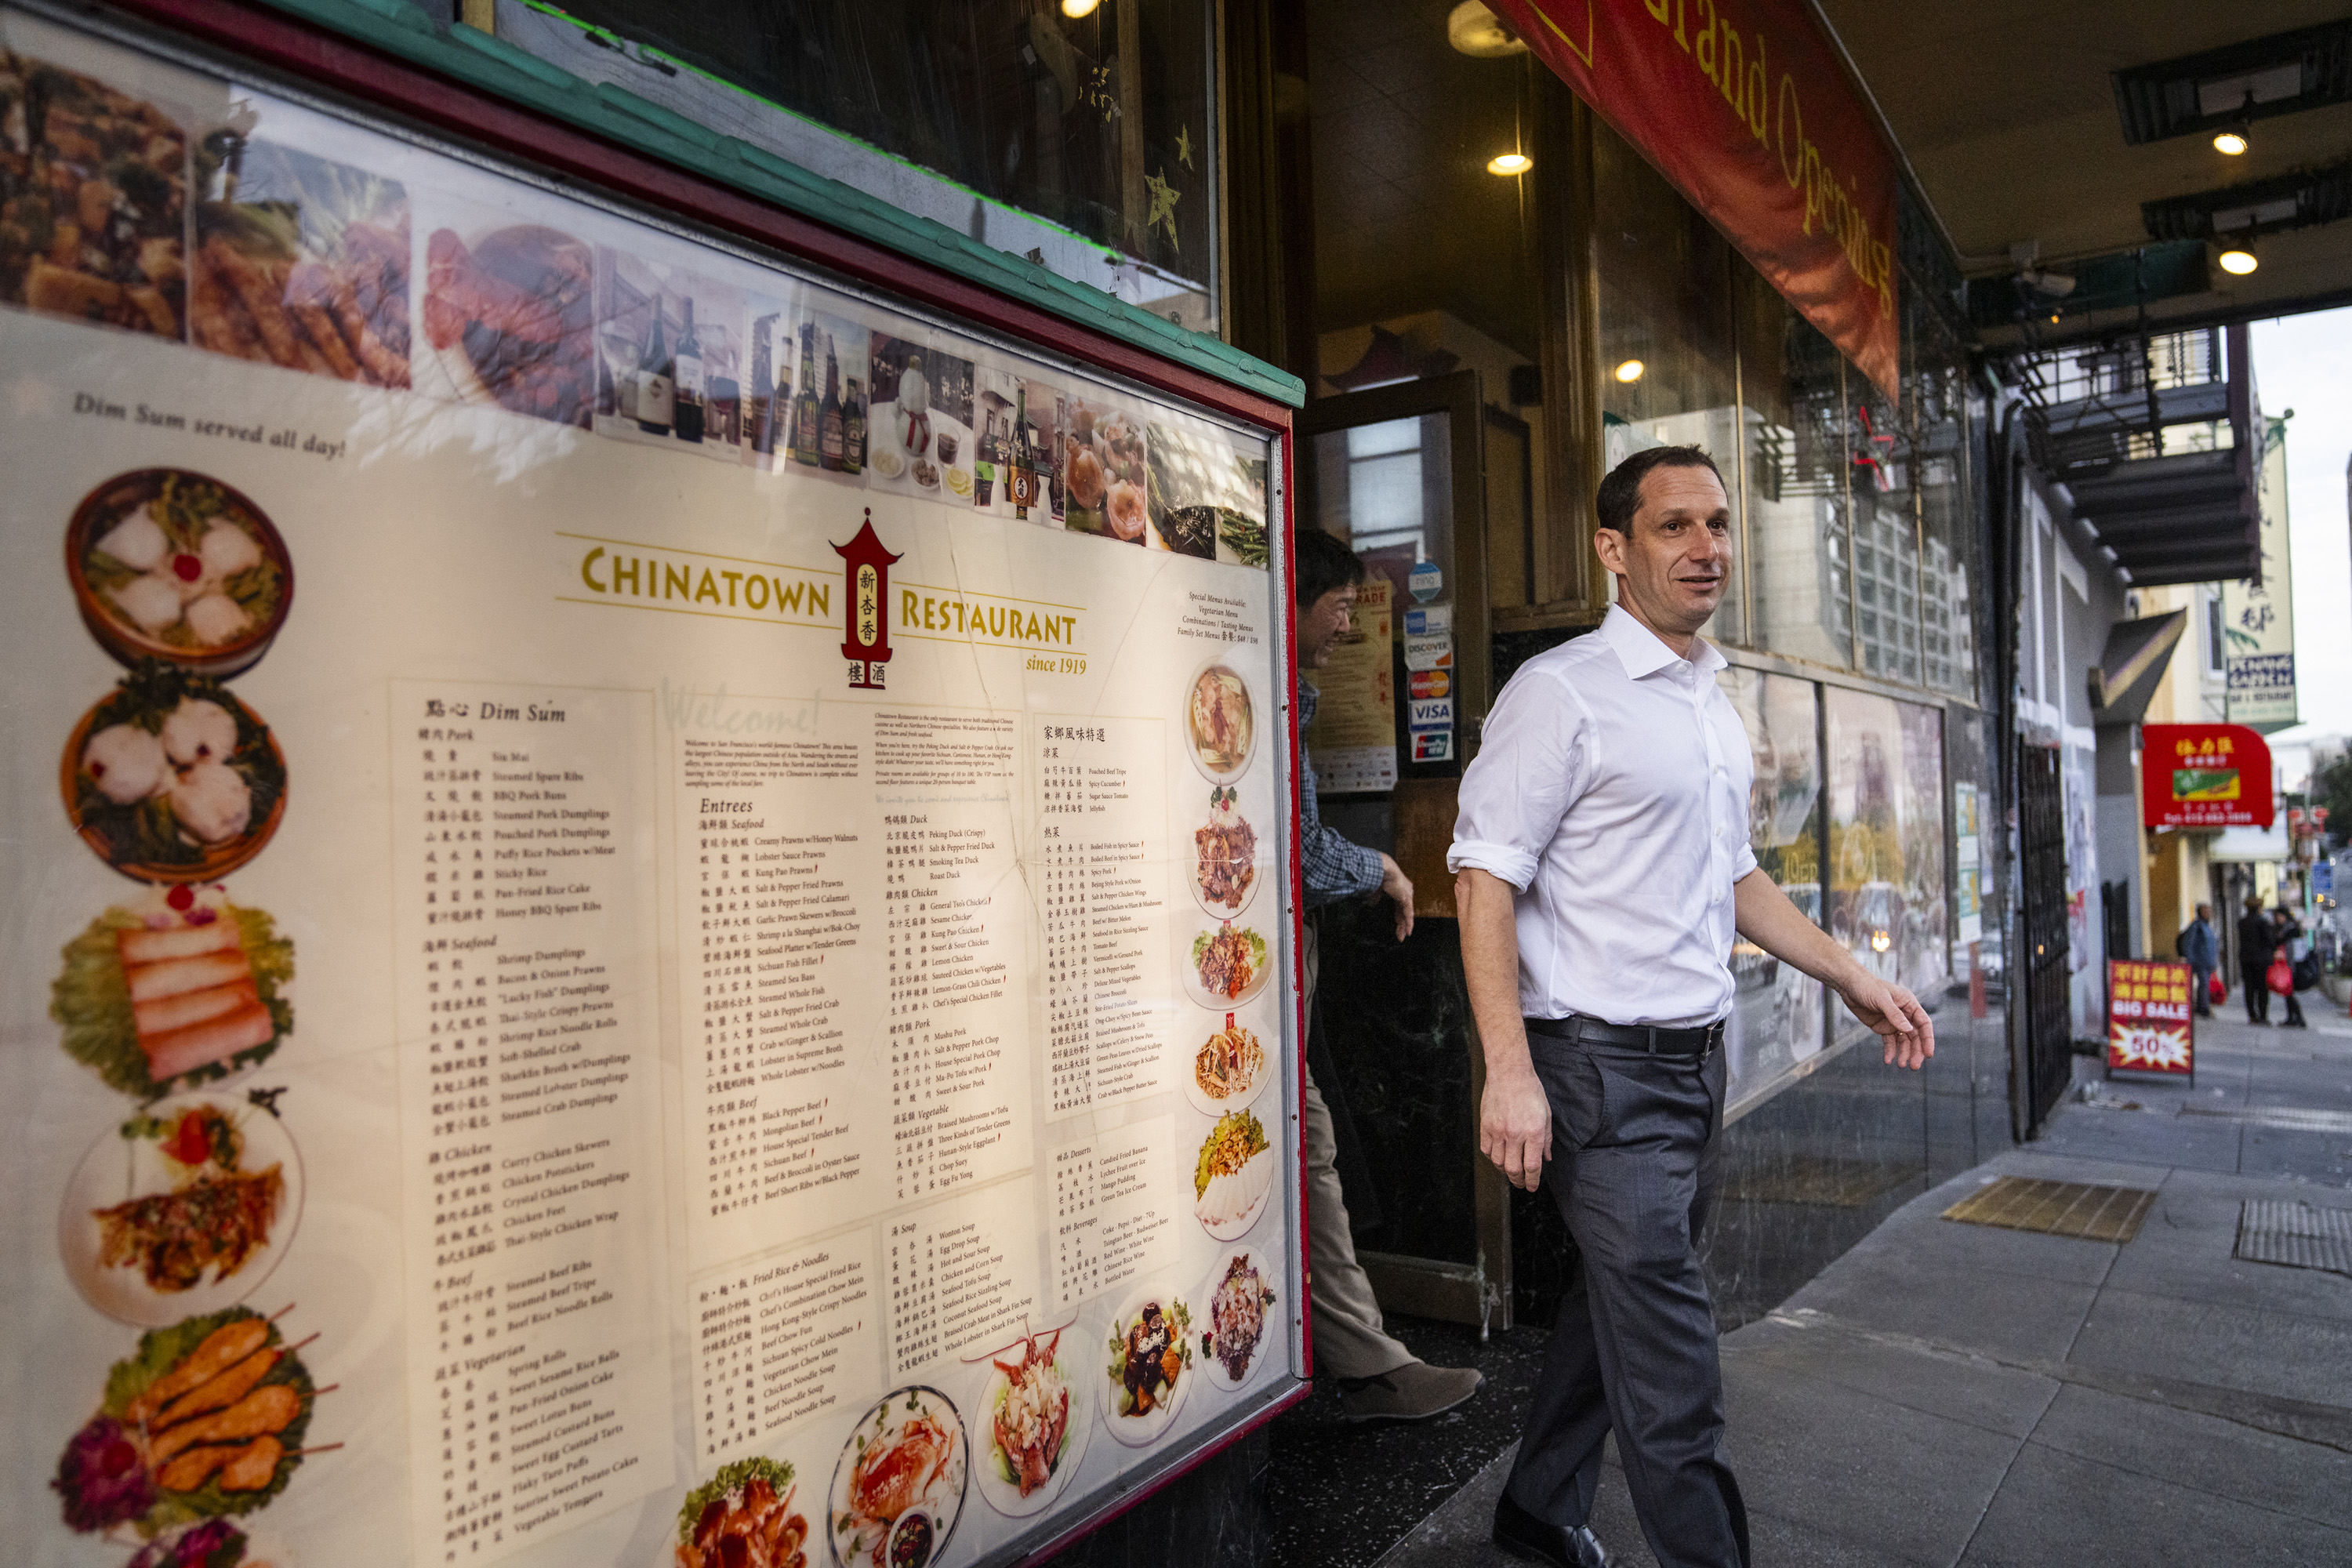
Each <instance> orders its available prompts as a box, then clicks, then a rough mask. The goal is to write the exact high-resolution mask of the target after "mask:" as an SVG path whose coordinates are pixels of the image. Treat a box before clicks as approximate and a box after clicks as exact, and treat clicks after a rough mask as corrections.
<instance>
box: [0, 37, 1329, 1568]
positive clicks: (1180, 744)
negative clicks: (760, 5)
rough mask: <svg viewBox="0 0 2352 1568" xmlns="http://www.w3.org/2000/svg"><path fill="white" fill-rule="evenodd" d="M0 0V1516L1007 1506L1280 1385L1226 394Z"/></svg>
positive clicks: (679, 1559) (953, 1561)
mask: <svg viewBox="0 0 2352 1568" xmlns="http://www.w3.org/2000/svg"><path fill="white" fill-rule="evenodd" d="M0 27H4V28H5V33H0V47H5V49H4V51H0V104H5V114H0V126H5V135H6V136H7V137H9V138H11V139H12V145H11V146H10V148H9V149H8V152H9V155H10V158H11V159H13V160H14V162H13V163H9V164H7V165H6V166H5V169H0V182H5V183H6V190H5V199H6V202H7V204H8V206H7V211H8V214H9V217H8V219H7V221H5V223H0V300H5V305H6V306H7V308H6V309H5V310H0V385H5V405H6V410H7V415H6V417H5V419H0V468H5V472H6V473H7V474H8V475H9V479H10V482H9V484H8V486H7V487H6V489H5V494H0V525H5V529H6V531H7V537H8V538H9V539H10V541H11V542H12V543H13V545H14V547H15V559H16V563H17V565H18V569H17V570H16V571H14V572H12V573H9V574H6V575H5V578H0V602H5V611H6V617H5V626H6V628H7V629H6V631H5V634H0V635H5V639H6V644H7V647H8V648H9V650H10V654H11V658H12V662H13V664H14V667H15V669H16V674H15V676H14V678H13V679H11V682H10V699H9V705H8V713H9V717H10V720H11V722H12V727H13V728H14V730H15V731H16V737H17V743H16V745H14V746H12V747H10V748H9V752H8V754H9V756H10V758H11V759H12V760H11V762H10V763H9V764H8V766H7V767H6V769H5V775H0V776H5V797H0V812H5V832H6V835H7V837H8V841H9V854H8V856H7V857H6V858H5V870H0V879H5V883H4V884H0V885H5V896H6V907H7V908H8V909H9V910H10V911H11V915H10V918H9V919H8V920H7V921H6V922H5V975H6V1001H5V1014H4V1015H0V1017H5V1047H6V1048H5V1052H0V1087H5V1091H6V1095H7V1102H8V1104H9V1106H10V1108H11V1109H10V1111H9V1116H8V1125H9V1133H10V1136H9V1139H8V1141H7V1152H6V1153H5V1156H0V1161H5V1170H6V1173H7V1190H8V1193H9V1194H10V1197H11V1199H12V1201H11V1202H10V1204H9V1205H7V1215H6V1218H5V1228H6V1234H7V1237H8V1240H9V1250H8V1253H7V1256H8V1258H9V1260H10V1264H11V1267H10V1268H8V1269H7V1270H6V1271H5V1277H0V1302H5V1312H6V1316H7V1319H8V1321H9V1322H10V1324H11V1331H12V1342H14V1343H16V1344H17V1345H18V1346H19V1347H26V1348H29V1347H33V1346H37V1347H39V1350H38V1353H37V1355H30V1354H20V1355H19V1356H18V1357H16V1359H15V1363H14V1365H15V1368H16V1371H15V1374H14V1378H13V1381H12V1383H11V1384H10V1388H11V1394H12V1397H11V1399H10V1401H9V1409H10V1416H9V1420H8V1421H7V1423H6V1424H5V1427H6V1430H5V1436H0V1445H5V1455H6V1459H7V1463H6V1465H5V1472H0V1473H5V1479H0V1487H5V1489H7V1495H8V1517H9V1518H10V1519H11V1520H12V1521H15V1524H16V1531H15V1534H14V1539H13V1541H12V1545H11V1551H10V1557H11V1560H12V1561H15V1562H20V1563H38V1564H52V1563H54V1564H100V1563H105V1564H128V1565H131V1568H195V1565H197V1564H203V1565H204V1568H236V1565H237V1564H246V1565H249V1568H260V1565H262V1564H269V1565H271V1568H297V1565H299V1568H311V1565H317V1564H336V1565H339V1568H354V1565H365V1564H377V1563H382V1564H412V1563H413V1564H459V1563H462V1564H467V1565H475V1564H490V1563H501V1564H504V1563H514V1564H518V1565H546V1568H554V1565H556V1564H563V1565H565V1568H575V1565H577V1564H580V1563H613V1564H622V1563H627V1564H639V1565H647V1568H650V1565H654V1564H677V1565H680V1568H710V1565H716V1564H726V1565H728V1568H761V1565H768V1568H801V1565H804V1564H832V1565H834V1568H928V1565H929V1564H933V1563H937V1564H942V1565H961V1564H968V1563H999V1562H1011V1561H1014V1560H1017V1559H1019V1558H1021V1557H1023V1556H1024V1555H1027V1554H1028V1553H1030V1552H1034V1550H1035V1549H1037V1548H1038V1547H1040V1546H1041V1545H1043V1544H1044V1543H1045V1542H1048V1541H1050V1540H1052V1539H1054V1538H1055V1537H1056V1536H1059V1535H1061V1534H1063V1533H1065V1532H1066V1531H1069V1530H1070V1529H1071V1528H1073V1527H1074V1526H1076V1525H1078V1524H1081V1523H1083V1522H1084V1521H1087V1519H1089V1518H1092V1517H1095V1516H1097V1515H1098V1514H1099V1513H1100V1512H1102V1511H1103V1510H1106V1509H1107V1508H1108V1507H1110V1506H1111V1505H1113V1504H1114V1503H1115V1502H1116V1501H1117V1500H1119V1499H1122V1498H1125V1497H1128V1496H1131V1495H1132V1492H1133V1490H1134V1489H1135V1488H1137V1487H1138V1486H1140V1485H1145V1484H1148V1483H1149V1482H1150V1480H1151V1479H1153V1478H1155V1477H1156V1476H1158V1475H1160V1474H1162V1473H1165V1472H1167V1471H1169V1470H1170V1469H1171V1468H1173V1467H1174V1466H1175V1465H1177V1464H1178V1463H1180V1462H1181V1460H1182V1459H1183V1458H1186V1457H1187V1456H1188V1455H1190V1454H1191V1453H1192V1452H1194V1451H1196V1450H1197V1449H1198V1448H1200V1447H1202V1445H1204V1444H1206V1443H1209V1442H1212V1441H1214V1440H1215V1439H1217V1438H1219V1437H1221V1436H1224V1435H1226V1434H1228V1433H1230V1432H1231V1431H1232V1430H1233V1429H1234V1427H1235V1426H1238V1425H1240V1424H1241V1423H1243V1422H1244V1421H1246V1420H1248V1419H1250V1418H1252V1417H1253V1416H1255V1415H1262V1414H1264V1413H1265V1411H1266V1410H1267V1409H1268V1408H1269V1407H1270V1406H1271V1405H1273V1404H1274V1403H1275V1402H1276V1401H1277V1400H1279V1399H1280V1398H1282V1397H1284V1396H1286V1395H1287V1394H1290V1393H1291V1392H1293V1391H1294V1390H1295V1389H1296V1388H1297V1384H1298V1378H1299V1374H1300V1372H1301V1369H1302V1365H1303V1356H1302V1346H1301V1341H1300V1334H1299V1317H1300V1311H1299V1309H1300V1304H1301V1301H1302V1290H1301V1279H1300V1276H1301V1256H1300V1245H1299V1230H1298V1217H1297V1216H1298V1205H1297V1191H1296V1165H1297V1158H1296V1156H1297V1147H1298V1143H1297V1138H1298V1133H1297V1125H1298V1124H1297V1105H1296V1087H1295V1086H1296V1083H1297V1042H1296V1039H1295V1025H1294V1023H1293V1021H1292V1018H1291V1016H1290V1013H1289V1009H1288V1007H1287V1006H1286V1005H1285V999H1286V997H1288V996H1289V995H1290V994H1291V991H1290V984H1291V983H1290V979H1289V976H1288V974H1287V967H1288V964H1289V963H1290V958H1289V952H1288V946H1287V936H1286V933H1287V931H1288V930H1289V927H1288V922H1287V919H1286V914H1285V910H1286V909H1287V907H1288V904H1289V900H1288V898H1287V896H1286V892H1285V891H1284V890H1283V889H1281V888H1280V887H1279V886H1277V885H1276V884H1279V883H1280V882H1281V881H1282V879H1283V878H1284V876H1285V874H1286V873H1285V870H1284V868H1285V867H1286V863H1287V847H1286V832H1287V827H1286V812H1285V810H1284V809H1283V803H1284V802H1286V800H1287V799H1288V789H1289V784H1288V781H1287V779H1286V776H1285V773H1284V768H1285V766H1286V763H1285V742H1284V730H1285V724H1284V719H1283V715H1284V713H1285V711H1286V707H1285V705H1286V701H1287V700H1288V698H1287V692H1286V690H1285V689H1284V688H1283V687H1282V685H1281V684H1280V682H1281V679H1282V675H1281V672H1282V669H1283V668H1284V667H1283V665H1282V663H1281V661H1280V659H1279V658H1278V657H1277V656H1278V650H1279V649H1280V647H1281V639H1282V637H1284V636H1285V635H1286V632H1285V631H1284V630H1283V629H1282V626H1281V622H1280V616H1281V613H1282V609H1283V607H1284V606H1283V604H1282V600H1281V595H1280V593H1279V590H1278V585H1277V582H1276V578H1275V576H1274V575H1273V574H1272V573H1271V571H1270V569H1269V560H1270V558H1273V557H1275V556H1276V555H1277V553H1278V552H1276V551H1273V550H1270V549H1269V525H1270V524H1273V523H1278V522H1279V521H1280V519H1281V516H1282V498H1281V496H1280V495H1279V493H1278V490H1276V491H1272V492H1271V493H1270V486H1269V476H1270V475H1277V474H1279V473H1280V472H1281V464H1280V462H1279V461H1278V460H1277V459H1278V454H1277V453H1276V452H1275V451H1274V450H1273V446H1272V440H1271V438H1270V437H1269V434H1268V432H1266V431H1265V430H1263V429H1254V428H1250V427H1245V426H1241V425H1238V424H1235V423H1234V422H1232V421H1230V420H1227V419H1224V418H1223V417H1221V416H1215V415H1213V414H1212V413H1210V412H1209V411H1207V410H1204V409H1202V408H1197V407H1193V406H1191V405H1180V404H1178V403H1175V402H1172V401H1171V400H1170V399H1168V398H1165V397H1163V396H1158V395H1153V394H1150V393H1147V392H1145V391H1143V390H1141V389H1139V388H1138V387H1136V386H1134V385H1132V384H1125V383H1121V382H1118V381H1115V380H1112V379H1110V378H1108V377H1106V376H1102V375H1098V374H1094V373H1092V372H1090V371H1089V370H1087V368H1086V367H1084V366H1082V365H1075V364H1072V363H1067V362H1065V361H1058V360H1055V359H1052V358H1049V357H1046V356H1045V355H1043V354H1040V353H1034V352H1029V351H1025V350H1024V349H1023V348H1021V347H1020V346H1019V345H1017V344H1013V343H1009V342H1004V341H1003V340H1001V339H998V338H995V337H992V336H991V335H989V334H988V333H987V332H986V331H983V330H982V329H979V328H977V327H974V326H971V325H969V324H964V325H959V324H956V323H952V322H949V321H941V320H938V319H935V318H932V317H929V316H926V315H924V314H922V313H920V312H918V311H913V310H906V309H900V308H898V307H897V306H894V305H893V304H892V303H891V302H890V301H888V300H880V299H876V298H872V297H868V296H867V295H866V294H863V293H861V292H859V291H857V289H856V288H855V287H854V286H852V285H849V284H846V283H843V282H840V281H838V280H829V279H817V278H815V277H814V276H809V275H803V274H802V273H800V272H796V271H793V270H791V269H788V268H784V267H782V266H781V265H779V264H777V263H774V262H773V261H771V260H766V259H762V258H758V257H754V256H751V255H748V254H744V253H740V252H738V251H734V250H730V249H729V248H726V247H722V246H721V245H719V244H718V243H716V242H708V243H706V242H703V241H699V240H697V239H695V238H692V237H687V236H685V235H682V234H680V233H678V232H677V231H675V230H674V229H672V228H670V227H663V226H654V225H652V224H649V223H645V222H641V221H638V220H636V219H634V218H632V217H630V216H626V215H625V214H623V213H621V212H619V211H617V210H614V209H610V208H606V207H602V206H598V205H593V204H591V203H589V202H586V201H583V200H579V199H575V198H573V197H572V196H568V195H558V194H556V193H554V192H551V191H550V190H549V189H547V188H544V187H542V186H541V185H537V184H530V183H527V182H525V181H524V180H522V179H520V178H519V177H513V176H510V175H509V174H505V173H502V172H499V171H497V170H494V169H491V168H488V167H486V166H485V165H484V164H483V163H482V162H481V161H479V160H478V159H477V158H472V157H458V156H456V155H454V154H452V153H447V152H444V151H439V150H436V149H434V148H433V147H430V146H428V145H426V144H424V143H422V142H415V141H409V140H404V139H399V138H394V137H391V136H388V135H385V134H382V133H379V132H375V131H373V130H369V129H366V128H364V127H362V126H361V125H359V124H357V123H355V122H353V121H350V120H347V119H345V118H343V117H341V116H340V115H339V114H337V113H334V112H331V111H329V110H325V109H322V108H320V107H318V106H316V105H311V104H308V103H304V102H298V101H294V100H291V99H290V98H288V97H286V96H284V95H282V94H281V93H278V92H273V91H270V90H265V89H261V88H258V87H255V86H252V85H248V84H245V83H241V82H238V81H235V80H231V79H225V78H223V77H220V76H215V75H207V74H203V73H199V72H196V71H194V70H191V69H188V68H183V67H182V66H179V65H177V64H174V63H171V62H169V61H166V60H164V59H163V58H155V57H151V56H149V55H147V54H145V53H142V52H139V51H136V50H133V49H131V48H129V47H123V46H121V45H119V44H116V43H113V42H101V41H100V40H97V39H94V38H92V37H86V36H83V35H81V34H79V33H77V32H74V31H71V30H68V29H66V28H64V27H61V26H55V25H52V24H50V23H48V22H46V21H42V20H39V19H37V18H33V17H30V16H24V15H21V14H18V13H16V12H13V11H11V12H0ZM1276 537H1278V534H1277V535H1276Z"/></svg>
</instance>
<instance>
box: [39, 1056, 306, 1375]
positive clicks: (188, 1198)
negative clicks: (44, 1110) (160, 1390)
mask: <svg viewBox="0 0 2352 1568" xmlns="http://www.w3.org/2000/svg"><path fill="white" fill-rule="evenodd" d="M272 1098H273V1099H274V1097H272ZM301 1213H302V1162H301V1159H300V1157H299V1155H298V1154H297V1153H296V1152H295V1150H294V1141H293V1140H292V1139H291V1138H290V1137H289V1136H288V1135H287V1131H286V1128H285V1124H284V1123H283V1122H281V1121H279V1120H278V1115H277V1112H276V1110H275V1109H274V1108H272V1109H268V1110H265V1109H263V1108H262V1107H261V1106H259V1105H257V1104H255V1103H253V1102H252V1101H250V1100H236V1099H232V1098H229V1097H227V1096H225V1095H192V1096H187V1097H184V1098H177V1099H173V1100H163V1101H161V1102H160V1103H158V1104H155V1105H152V1106H150V1107H149V1108H147V1109H146V1110H142V1111H140V1112H139V1113H138V1114H136V1115H134V1116H132V1117H131V1118H130V1119H129V1120H128V1121H124V1122H122V1123H121V1125H120V1126H119V1127H113V1128H109V1129H108V1130H107V1131H104V1132H102V1133H100V1135H99V1136H98V1138H97V1139H96V1140H95V1141H94V1142H92V1143H91V1144H90V1147H89V1153H88V1154H86V1155H84V1156H83V1158H82V1162H81V1164H80V1165H79V1168H77V1169H76V1171H75V1172H74V1175H73V1179H72V1180H71V1181H69V1182H68V1183H67V1184H66V1194H65V1201H64V1202H63V1203H62V1204H61V1205H59V1206H58V1252H59V1254H60V1255H61V1256H62V1257H63V1258H64V1260H65V1268H66V1275H67V1277H68V1279H71V1280H72V1281H73V1283H74V1289H77V1290H79V1291H80V1292H81V1294H82V1299H83V1300H87V1301H88V1302H89V1304H90V1305H91V1306H93V1307H95V1308H97V1309H98V1310H100V1311H101V1312H104V1313H105V1314H106V1315H107V1316H109V1317H110V1318H115V1319H119V1320H120V1321H123V1322H126V1323H132V1324H136V1325H138V1326H139V1327H141V1328H161V1327H163V1325H164V1324H166V1323H170V1322H173V1321H177V1320H179V1319H181V1318H184V1317H186V1316H187V1315H188V1314H190V1313H191V1312H195V1313H203V1312H208V1311H216V1310H219V1309H221V1308H223V1307H233V1306H235V1305H236V1303H237V1302H239V1301H242V1300H245V1299H246V1298H247V1296H250V1295H252V1294H253V1292H254V1291H256V1290H257V1289H260V1288H261V1285H262V1283H263V1281H265V1280H267V1279H268V1278H269V1274H270V1271H271V1270H272V1269H274V1268H277V1267H278V1261H279V1260H280V1259H281V1258H284V1257H285V1255H286V1249H287V1247H288V1246H289V1244H290V1243H291V1242H292V1241H293V1239H294V1232H295V1228H296V1226H298V1225H299V1223H300V1220H301Z"/></svg>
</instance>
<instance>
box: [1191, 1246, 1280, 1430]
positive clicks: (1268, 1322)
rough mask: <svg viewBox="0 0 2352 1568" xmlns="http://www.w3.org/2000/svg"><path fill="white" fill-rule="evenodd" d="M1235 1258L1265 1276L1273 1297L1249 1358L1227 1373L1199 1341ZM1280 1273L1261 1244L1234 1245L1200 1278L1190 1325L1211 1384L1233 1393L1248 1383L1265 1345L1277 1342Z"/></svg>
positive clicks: (1197, 1356) (1194, 1347)
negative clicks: (1235, 1374)
mask: <svg viewBox="0 0 2352 1568" xmlns="http://www.w3.org/2000/svg"><path fill="white" fill-rule="evenodd" d="M1234 1258H1248V1259H1249V1260H1250V1262H1251V1263H1252V1264H1253V1265H1255V1267H1256V1268H1257V1270H1258V1272H1259V1274H1260V1275H1261V1276H1263V1277H1264V1279H1265V1287H1266V1289H1270V1290H1273V1291H1274V1292H1275V1297H1274V1300H1272V1301H1270V1302H1268V1303H1267V1304H1266V1306H1265V1323H1264V1324H1263V1325H1262V1327H1261V1329H1260V1331H1259V1333H1258V1339H1257V1347H1256V1348H1255V1350H1253V1351H1251V1352H1250V1355H1249V1360H1248V1361H1246V1362H1244V1363H1242V1374H1241V1375H1240V1376H1239V1377H1228V1376H1226V1375H1225V1368H1224V1363H1223V1362H1220V1361H1219V1360H1218V1359H1217V1358H1216V1357H1215V1356H1213V1355H1211V1354H1210V1353H1209V1352H1208V1350H1207V1347H1206V1346H1205V1345H1204V1344H1203V1343H1202V1341H1203V1340H1204V1339H1205V1338H1206V1337H1207V1335H1208V1332H1209V1303H1210V1302H1212V1301H1213V1300H1216V1296H1217V1287H1218V1286H1220V1285H1222V1284H1223V1283H1224V1280H1225V1270H1226V1269H1227V1268H1230V1267H1232V1265H1233V1260H1234ZM1280 1273H1281V1271H1280V1269H1279V1268H1277V1267H1276V1263H1275V1260H1274V1259H1273V1258H1271V1257H1269V1256H1268V1255H1267V1253H1266V1250H1265V1247H1230V1248H1228V1249H1226V1250H1225V1251H1223V1252H1220V1253H1218V1254H1217V1262H1216V1266H1215V1267H1214V1268H1211V1269H1210V1270H1209V1272H1208V1276H1207V1278H1205V1279H1202V1281H1201V1289H1199V1290H1198V1291H1197V1292H1196V1293H1195V1294H1194V1295H1193V1297H1192V1300H1195V1301H1197V1302H1199V1303H1200V1316H1199V1319H1198V1320H1197V1321H1195V1322H1194V1323H1193V1325H1192V1353H1193V1356H1194V1358H1195V1359H1196V1360H1197V1361H1198V1362H1199V1363H1200V1368H1201V1372H1202V1375H1203V1376H1205V1377H1207V1378H1208V1380H1209V1382H1210V1384H1211V1385H1212V1386H1213V1387H1217V1388H1222V1389H1223V1390H1225V1391H1226V1392H1227V1393H1229V1394H1230V1393H1233V1392H1234V1391H1235V1390H1237V1389H1239V1388H1240V1387H1241V1386H1242V1385H1243V1384H1245V1383H1247V1382H1248V1381H1249V1380H1250V1374H1251V1373H1255V1372H1256V1371H1257V1369H1258V1367H1259V1366H1260V1364H1262V1363H1264V1361H1265V1348H1266V1346H1268V1345H1270V1344H1272V1343H1274V1342H1276V1339H1277V1337H1278V1331H1279V1330H1280V1329H1281V1328H1282V1319H1281V1316H1280V1313H1281V1308H1282V1292H1281V1290H1280V1289H1278V1288H1277V1281H1278V1279H1279V1278H1280Z"/></svg>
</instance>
